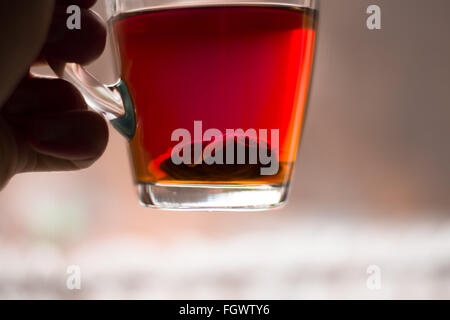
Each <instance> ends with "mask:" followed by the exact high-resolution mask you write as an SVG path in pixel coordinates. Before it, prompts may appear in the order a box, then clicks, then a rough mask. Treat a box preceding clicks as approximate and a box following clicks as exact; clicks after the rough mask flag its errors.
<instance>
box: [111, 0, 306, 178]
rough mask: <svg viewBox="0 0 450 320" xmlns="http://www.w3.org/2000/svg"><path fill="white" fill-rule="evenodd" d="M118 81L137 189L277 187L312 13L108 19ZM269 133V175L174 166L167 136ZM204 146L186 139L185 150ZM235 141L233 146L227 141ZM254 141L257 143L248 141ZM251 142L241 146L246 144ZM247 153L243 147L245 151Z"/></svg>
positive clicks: (229, 10) (232, 167) (213, 12)
mask: <svg viewBox="0 0 450 320" xmlns="http://www.w3.org/2000/svg"><path fill="white" fill-rule="evenodd" d="M112 23H113V28H114V33H115V35H116V40H117V42H118V47H119V49H120V59H121V72H122V79H123V80H124V81H125V83H126V84H127V86H128V89H129V91H130V94H131V97H132V100H133V102H134V105H135V112H136V117H137V124H136V134H135V136H134V138H133V139H132V141H131V154H132V158H133V162H134V168H135V177H136V180H137V182H139V183H152V182H153V183H154V182H160V183H169V184H170V183H177V184H178V183H195V184H215V183H217V184H224V183H225V184H266V183H271V184H278V183H287V182H288V180H289V178H290V175H291V171H292V165H293V162H294V161H295V158H296V152H297V145H298V142H299V139H300V134H301V128H302V125H303V120H304V114H305V109H306V106H305V103H306V97H307V92H308V86H309V79H310V73H311V68H312V60H313V52H314V40H315V11H313V10H310V9H287V8H280V7H257V6H255V7H205V8H184V9H171V10H161V11H146V12H141V13H138V14H133V15H126V16H121V17H118V18H117V19H115V20H114V21H113V22H112ZM194 121H202V127H203V131H205V130H207V129H208V128H216V129H219V130H221V131H222V132H224V133H225V132H226V130H227V129H238V128H241V129H243V130H247V129H250V128H253V129H256V130H259V129H268V131H269V132H270V130H271V129H279V143H278V147H277V148H273V149H272V150H270V151H271V152H276V154H277V159H278V161H279V162H280V166H279V170H278V172H277V173H276V174H274V175H270V176H267V175H266V176H265V175H261V173H260V167H261V165H259V164H213V165H207V164H205V163H202V164H197V165H185V164H181V165H175V164H173V162H172V161H171V157H170V156H171V151H172V148H173V147H174V146H175V145H176V144H177V143H178V142H176V141H171V135H172V132H173V131H174V130H175V129H178V128H186V129H188V130H189V131H191V132H192V135H193V130H194V125H193V124H194ZM196 143H201V144H203V145H207V144H208V142H205V141H194V140H193V141H192V145H194V144H196ZM236 143H238V142H237V141H236ZM257 143H259V141H257ZM251 146H254V145H253V144H251V143H249V141H248V140H246V148H247V149H249V148H251ZM246 151H247V152H249V150H246Z"/></svg>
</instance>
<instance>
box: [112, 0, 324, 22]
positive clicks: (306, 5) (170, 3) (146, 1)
mask: <svg viewBox="0 0 450 320" xmlns="http://www.w3.org/2000/svg"><path fill="white" fill-rule="evenodd" d="M105 2H106V4H107V16H108V17H109V18H111V17H115V16H117V15H119V14H122V13H133V12H139V11H142V10H145V11H159V10H169V9H178V8H180V9H181V8H199V7H200V8H201V7H227V6H267V7H286V8H299V9H312V10H317V9H319V2H320V0H106V1H105Z"/></svg>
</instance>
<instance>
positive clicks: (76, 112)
mask: <svg viewBox="0 0 450 320" xmlns="http://www.w3.org/2000/svg"><path fill="white" fill-rule="evenodd" d="M16 1H17V0H16ZM16 1H7V2H8V3H11V6H15V8H12V9H15V10H11V11H15V12H16V13H17V12H19V13H20V12H25V11H22V10H18V6H23V10H32V8H31V9H30V8H29V7H27V6H30V5H32V3H37V2H35V1H31V0H27V1H23V3H21V4H17V2H16ZM41 1H42V2H41V5H39V4H36V8H37V9H36V10H38V9H39V10H42V12H39V14H36V17H35V18H33V19H29V20H26V19H23V17H22V19H21V17H19V16H17V17H9V22H8V21H7V23H9V27H11V28H21V29H12V30H15V31H17V30H19V31H17V32H16V33H17V34H19V35H18V36H17V38H18V39H17V42H19V43H16V42H15V40H14V39H12V41H10V43H9V44H8V48H7V49H8V50H9V51H8V53H6V54H9V56H8V55H7V57H8V59H10V60H11V62H10V65H9V69H8V61H4V59H3V61H2V63H3V65H0V69H5V70H6V71H5V72H2V73H0V78H1V80H0V189H1V188H2V187H3V186H4V185H5V184H6V183H7V181H8V180H9V179H10V178H11V177H12V176H13V175H14V174H16V173H20V172H29V171H54V170H73V169H80V168H85V167H87V166H89V165H91V164H92V163H93V162H94V161H95V160H96V159H97V158H98V157H100V155H101V154H102V153H103V151H104V149H105V147H106V144H107V140H108V128H107V125H106V122H105V120H104V119H103V117H102V116H100V115H98V114H97V113H95V112H93V111H90V110H88V109H87V105H86V103H85V101H84V100H83V98H82V96H81V94H80V93H79V92H78V91H77V90H76V89H75V88H74V87H73V86H72V85H71V84H70V83H68V82H66V81H64V80H59V79H38V78H33V77H31V76H30V75H29V72H28V70H29V68H30V66H31V65H32V64H34V63H44V62H51V64H52V66H62V65H63V64H64V63H65V62H76V63H80V64H86V63H88V62H91V61H92V60H94V59H96V58H97V57H98V56H99V55H100V54H101V52H102V51H103V49H104V46H105V42H106V29H105V27H104V26H103V24H102V22H101V20H100V19H99V18H98V17H97V16H96V15H95V14H93V12H92V11H90V10H89V9H88V8H90V7H91V6H92V5H93V4H94V3H95V0H56V1H55V4H53V3H52V2H53V0H41ZM13 3H16V4H13ZM71 4H76V5H79V6H80V7H81V8H82V15H81V22H82V25H81V30H69V29H68V28H67V27H66V19H67V18H68V16H69V15H68V14H67V13H66V9H67V6H68V5H71ZM0 7H1V8H0V9H5V4H3V5H1V6H0ZM6 7H8V4H6ZM43 8H45V9H43ZM19 9H20V8H19ZM45 10H47V11H45ZM48 10H51V11H50V12H48ZM50 16H51V17H52V18H51V19H50V18H49V17H50ZM46 17H47V18H46ZM39 19H40V20H39ZM36 20H39V21H36ZM50 20H51V22H50ZM15 21H18V22H17V23H15ZM19 22H20V23H19ZM23 28H25V29H23ZM27 28H28V29H29V28H36V29H43V30H44V32H45V34H47V37H46V39H45V41H42V40H39V37H38V35H36V36H35V37H33V32H32V31H33V30H31V31H30V35H31V37H30V38H29V39H27V41H25V42H24V41H20V39H19V38H20V32H21V31H23V32H22V33H24V32H27V30H28V29H27ZM5 29H6V28H0V37H3V34H4V33H8V32H9V31H8V30H5ZM47 30H48V32H47ZM37 34H39V33H38V32H37ZM45 34H44V33H43V35H45ZM6 38H7V37H6ZM43 38H44V36H43V37H42V39H43ZM22 40H23V39H22ZM1 41H2V40H0V42H1ZM11 42H12V43H11ZM37 42H38V43H37ZM39 42H40V43H39ZM35 48H37V51H36V53H35V54H34V55H33V53H32V52H31V53H30V52H27V51H24V50H30V51H32V50H36V49H35ZM2 50H4V49H3V47H2ZM5 50H6V48H5ZM11 50H12V51H13V52H11ZM27 54H28V55H30V56H34V57H31V58H28V57H27ZM0 55H1V54H0ZM16 57H17V59H16ZM0 58H4V55H1V56H0ZM27 59H28V60H30V61H26V60H27ZM31 60H33V61H31ZM24 61H25V62H24ZM22 65H23V66H22ZM20 70H23V71H20ZM24 71H25V74H23V72H24ZM17 72H21V73H22V74H23V75H22V76H20V74H19V75H18V76H16V75H15V73H17ZM15 77H16V78H18V79H19V78H20V77H22V80H20V81H19V83H18V85H17V86H16V87H15V89H14V87H13V86H11V83H13V84H14V81H15V82H17V80H16V79H15ZM9 86H11V87H12V89H14V91H13V92H12V93H10V92H11V89H8V88H9ZM8 90H9V92H8ZM2 95H4V96H2ZM2 102H3V103H2Z"/></svg>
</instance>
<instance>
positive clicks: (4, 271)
mask: <svg viewBox="0 0 450 320" xmlns="http://www.w3.org/2000/svg"><path fill="white" fill-rule="evenodd" d="M321 3H322V5H321V10H320V20H319V33H318V34H319V36H318V46H317V54H316V64H315V70H314V76H313V82H312V88H311V93H310V103H309V111H308V116H307V121H306V127H305V130H304V136H303V140H302V142H301V147H300V152H299V157H298V161H297V166H296V171H295V176H294V179H293V181H294V182H293V187H292V192H291V195H290V199H289V202H288V204H287V205H286V206H285V207H284V208H283V209H280V210H276V211H271V212H263V213H252V214H249V213H235V214H230V213H227V214H222V213H214V214H212V213H168V212H162V211H155V210H152V209H146V208H142V207H140V206H139V205H138V203H137V196H136V190H135V187H134V185H133V181H132V175H131V170H130V164H129V161H128V154H127V145H126V142H125V141H124V139H123V138H122V137H121V136H120V135H119V134H117V133H116V132H115V131H114V130H113V129H111V136H110V138H111V141H110V145H109V146H108V149H107V151H106V153H105V154H104V156H103V157H102V158H101V159H100V161H98V162H97V163H96V164H95V165H94V166H93V167H92V168H90V169H87V170H84V171H81V172H75V173H74V172H72V173H51V174H44V173H42V174H23V175H20V176H17V177H15V178H14V179H13V181H12V182H11V183H10V185H9V186H8V187H7V188H6V189H5V190H4V191H2V193H0V204H1V205H0V297H3V298H14V297H29V298H75V299H77V298H194V299H195V298H211V299H214V298H238V299H239V298H288V299H292V298H363V299H364V298H450V199H449V198H450V197H449V190H450V169H449V167H448V165H449V163H450V151H449V150H450V147H449V143H448V139H449V137H450V126H449V120H450V109H449V107H450V60H449V59H448V57H450V41H449V39H450V19H448V12H450V2H449V1H448V0H428V1H419V0H389V1H388V0H385V1H382V0H372V1H368V0H339V1H336V0H322V2H321ZM371 4H377V5H379V6H380V7H381V10H382V29H381V30H376V31H371V30H368V29H367V28H366V19H367V17H368V15H367V14H366V9H367V7H368V6H369V5H371ZM96 9H97V10H98V11H99V12H103V9H104V8H102V6H101V5H98V6H97V8H96ZM111 66H112V64H111V61H110V55H108V54H105V57H103V58H102V59H101V60H100V61H98V62H96V63H94V64H93V65H92V66H90V70H91V71H92V72H93V73H95V74H96V75H98V76H99V77H100V78H101V79H102V80H104V81H105V82H113V81H114V72H113V69H112V68H111ZM70 264H76V265H79V266H80V267H81V270H82V275H83V278H82V279H83V282H82V283H83V284H82V289H81V290H75V291H70V290H68V289H67V288H66V286H65V281H66V277H67V274H66V267H67V266H68V265H70ZM373 264H374V265H377V266H379V267H380V268H381V271H382V287H381V289H380V290H375V291H374V290H369V289H368V288H367V286H366V280H367V277H368V274H367V272H366V271H367V267H368V266H369V265H373Z"/></svg>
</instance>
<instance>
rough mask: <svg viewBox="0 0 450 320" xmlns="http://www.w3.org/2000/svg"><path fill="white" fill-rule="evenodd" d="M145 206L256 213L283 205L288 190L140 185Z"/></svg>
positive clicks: (276, 187) (185, 185)
mask: <svg viewBox="0 0 450 320" xmlns="http://www.w3.org/2000/svg"><path fill="white" fill-rule="evenodd" d="M138 188H139V200H140V202H141V204H142V205H144V206H146V207H150V208H155V209H165V210H192V211H255V210H267V209H272V208H276V207H279V206H281V205H283V204H284V202H285V201H286V198H287V190H288V186H287V185H283V184H277V185H254V186H252V185H226V184H160V183H146V184H144V183H140V184H138Z"/></svg>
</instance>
